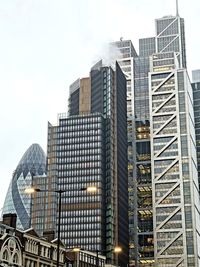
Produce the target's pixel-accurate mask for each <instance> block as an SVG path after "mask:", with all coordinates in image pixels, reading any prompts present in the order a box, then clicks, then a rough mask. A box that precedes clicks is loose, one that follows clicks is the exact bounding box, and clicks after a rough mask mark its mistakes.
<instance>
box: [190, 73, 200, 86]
mask: <svg viewBox="0 0 200 267" xmlns="http://www.w3.org/2000/svg"><path fill="white" fill-rule="evenodd" d="M199 82H200V70H193V71H192V83H199Z"/></svg>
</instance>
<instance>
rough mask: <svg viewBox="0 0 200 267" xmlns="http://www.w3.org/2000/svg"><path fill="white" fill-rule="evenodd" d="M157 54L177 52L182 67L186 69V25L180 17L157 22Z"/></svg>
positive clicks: (165, 18)
mask: <svg viewBox="0 0 200 267" xmlns="http://www.w3.org/2000/svg"><path fill="white" fill-rule="evenodd" d="M156 52H157V53H165V52H176V55H177V58H178V61H179V64H180V67H184V68H186V66H187V64H186V48H185V24H184V19H183V18H180V17H179V16H175V17H174V16H166V17H163V18H160V19H157V20H156Z"/></svg>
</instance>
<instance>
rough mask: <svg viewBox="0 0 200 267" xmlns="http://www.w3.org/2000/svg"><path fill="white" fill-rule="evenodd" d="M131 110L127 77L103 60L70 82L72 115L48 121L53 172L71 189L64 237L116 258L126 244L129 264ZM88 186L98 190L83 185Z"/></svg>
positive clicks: (64, 205) (123, 257) (124, 258)
mask: <svg viewBox="0 0 200 267" xmlns="http://www.w3.org/2000/svg"><path fill="white" fill-rule="evenodd" d="M126 115H127V106H126V79H125V76H124V74H123V73H122V71H121V69H120V67H119V65H118V64H117V63H116V64H115V68H113V67H110V66H104V65H103V64H102V62H101V61H100V62H98V63H97V64H96V65H95V66H94V67H93V68H92V69H91V72H90V77H88V78H83V79H78V80H77V81H76V82H75V83H73V84H72V85H71V86H70V97H69V111H68V116H66V115H63V114H61V115H60V116H59V120H58V125H57V126H52V125H51V124H49V129H48V152H47V160H48V176H49V177H54V179H53V180H52V181H53V183H52V184H53V185H54V186H55V188H58V189H62V190H66V192H64V193H63V194H62V202H61V239H62V240H63V241H64V242H65V244H66V246H67V247H77V246H78V247H81V248H83V249H87V250H90V251H91V250H92V251H99V253H104V252H106V257H107V260H108V262H111V263H114V260H115V256H114V251H113V249H114V247H115V246H116V245H118V246H121V247H122V250H123V252H122V253H120V254H119V255H118V257H117V260H118V263H119V264H120V265H121V266H127V264H128V239H129V238H128V180H127V124H126ZM48 179H49V178H48ZM52 184H51V186H52ZM88 186H96V187H97V193H92V194H91V193H88V192H86V191H85V190H82V189H83V188H87V187H88ZM54 223H55V221H54ZM52 226H53V225H52Z"/></svg>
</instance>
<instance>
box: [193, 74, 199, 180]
mask: <svg viewBox="0 0 200 267" xmlns="http://www.w3.org/2000/svg"><path fill="white" fill-rule="evenodd" d="M194 78H196V79H194V80H198V79H197V78H198V77H194ZM199 81H200V79H199ZM192 90H193V98H194V120H195V134H196V150H197V164H198V166H197V167H198V179H199V184H200V82H194V83H192Z"/></svg>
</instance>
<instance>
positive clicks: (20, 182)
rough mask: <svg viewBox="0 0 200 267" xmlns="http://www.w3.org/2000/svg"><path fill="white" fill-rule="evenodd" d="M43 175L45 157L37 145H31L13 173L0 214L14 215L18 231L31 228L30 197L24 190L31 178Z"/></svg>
mask: <svg viewBox="0 0 200 267" xmlns="http://www.w3.org/2000/svg"><path fill="white" fill-rule="evenodd" d="M45 174H46V155H45V153H44V151H43V150H42V148H41V147H40V146H39V145H38V144H32V145H31V146H30V147H29V148H28V149H27V151H26V152H25V153H24V155H23V157H22V158H21V160H20V162H19V163H18V165H17V168H16V170H15V171H14V173H13V177H12V180H11V182H10V186H9V189H8V192H7V195H6V198H5V201H4V206H3V212H2V214H7V213H16V214H17V228H19V229H28V228H29V227H31V211H32V196H31V195H29V194H27V193H25V191H24V190H25V189H26V188H29V187H31V186H32V185H33V176H35V175H45Z"/></svg>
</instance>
